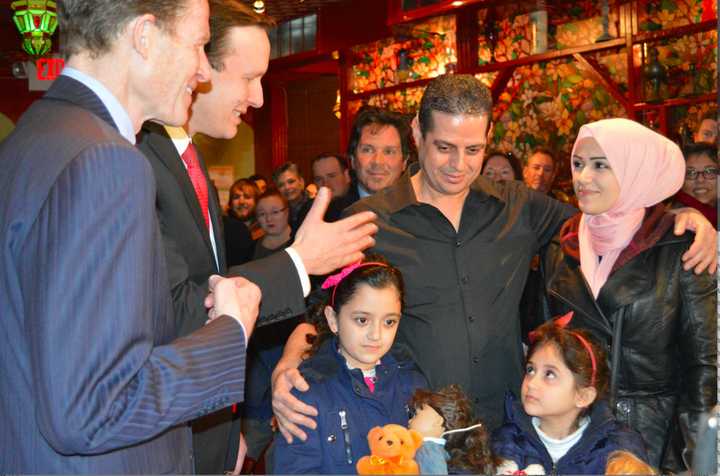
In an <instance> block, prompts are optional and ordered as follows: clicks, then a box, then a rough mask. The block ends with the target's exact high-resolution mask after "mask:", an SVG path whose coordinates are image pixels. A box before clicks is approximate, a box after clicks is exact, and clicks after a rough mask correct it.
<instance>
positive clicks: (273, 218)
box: [255, 195, 289, 236]
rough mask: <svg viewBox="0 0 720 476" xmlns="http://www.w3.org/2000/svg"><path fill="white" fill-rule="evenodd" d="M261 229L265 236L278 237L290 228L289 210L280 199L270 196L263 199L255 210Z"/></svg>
mask: <svg viewBox="0 0 720 476" xmlns="http://www.w3.org/2000/svg"><path fill="white" fill-rule="evenodd" d="M255 216H256V217H257V220H258V223H260V227H261V228H262V229H263V231H264V232H265V234H267V235H270V236H276V235H280V234H282V233H283V232H284V231H285V229H286V228H288V226H289V225H288V209H287V207H286V206H285V204H284V203H283V201H282V200H280V198H279V197H274V196H272V195H271V196H269V197H265V198H263V199H261V200H260V201H259V202H258V204H257V208H256V209H255Z"/></svg>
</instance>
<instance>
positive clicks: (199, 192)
mask: <svg viewBox="0 0 720 476" xmlns="http://www.w3.org/2000/svg"><path fill="white" fill-rule="evenodd" d="M182 160H183V162H185V165H186V166H187V173H188V175H189V176H190V181H191V182H192V184H193V188H194V189H195V196H196V197H197V199H198V203H199V204H200V210H202V214H203V217H204V218H205V226H206V227H207V228H208V229H209V228H210V216H209V214H208V188H207V181H206V180H205V174H203V171H202V168H200V160H198V156H197V152H196V151H195V146H194V145H193V143H192V142H190V144H188V147H187V149H185V152H183V155H182Z"/></svg>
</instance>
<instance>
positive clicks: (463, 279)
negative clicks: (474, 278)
mask: <svg viewBox="0 0 720 476" xmlns="http://www.w3.org/2000/svg"><path fill="white" fill-rule="evenodd" d="M468 281H470V278H468V277H467V276H463V277H462V278H460V282H461V283H463V284H467V283H468Z"/></svg>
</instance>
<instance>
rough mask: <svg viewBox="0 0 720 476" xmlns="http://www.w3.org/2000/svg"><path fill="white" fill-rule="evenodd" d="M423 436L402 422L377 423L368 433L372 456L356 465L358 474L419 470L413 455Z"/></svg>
mask: <svg viewBox="0 0 720 476" xmlns="http://www.w3.org/2000/svg"><path fill="white" fill-rule="evenodd" d="M422 442H423V437H422V435H421V434H420V433H418V432H417V431H415V430H408V429H407V428H405V427H404V426H401V425H385V426H383V427H382V428H381V427H379V426H376V427H375V428H373V429H372V430H370V433H368V444H369V445H370V456H363V457H362V458H360V461H358V462H357V465H356V466H355V467H356V468H357V472H358V474H420V468H419V467H418V464H417V463H416V462H415V460H414V459H413V457H414V456H415V452H416V451H417V449H418V448H420V446H421V445H422Z"/></svg>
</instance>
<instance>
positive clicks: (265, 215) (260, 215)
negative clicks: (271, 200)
mask: <svg viewBox="0 0 720 476" xmlns="http://www.w3.org/2000/svg"><path fill="white" fill-rule="evenodd" d="M285 210H287V207H285V208H280V209H278V210H270V211H269V212H268V213H262V212H261V213H256V214H255V215H256V216H257V218H258V220H259V219H260V218H262V219H265V218H268V217H276V216H278V215H280V214H281V213H282V212H284V211H285Z"/></svg>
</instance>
